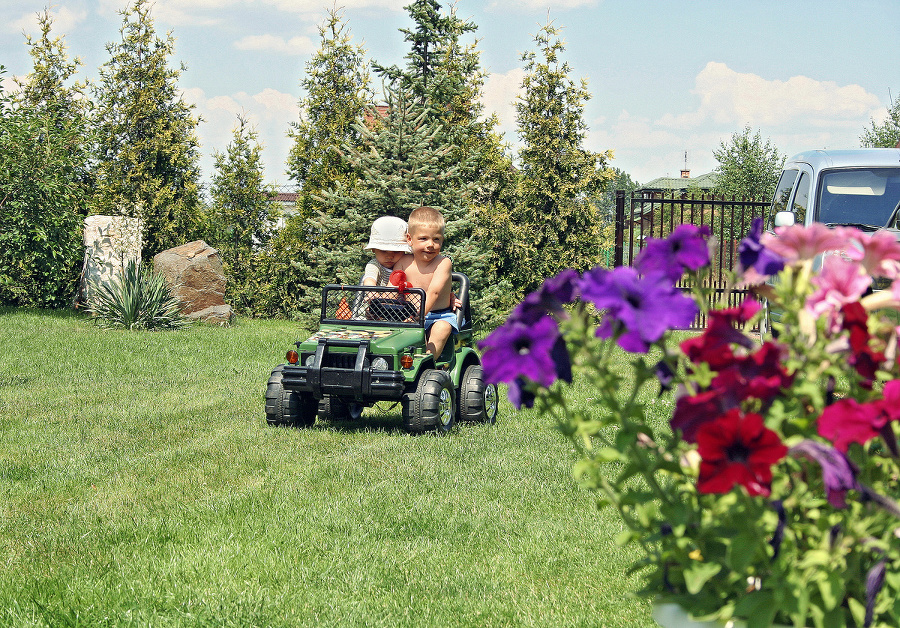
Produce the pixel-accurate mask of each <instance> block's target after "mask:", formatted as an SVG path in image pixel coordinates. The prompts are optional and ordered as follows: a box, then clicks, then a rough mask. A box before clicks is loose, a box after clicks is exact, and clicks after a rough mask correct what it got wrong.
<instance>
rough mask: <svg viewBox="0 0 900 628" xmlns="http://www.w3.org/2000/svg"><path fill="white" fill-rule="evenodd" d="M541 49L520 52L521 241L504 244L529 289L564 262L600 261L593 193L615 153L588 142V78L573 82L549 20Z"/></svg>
mask: <svg viewBox="0 0 900 628" xmlns="http://www.w3.org/2000/svg"><path fill="white" fill-rule="evenodd" d="M534 41H535V43H536V44H537V51H529V52H526V53H524V54H523V55H522V60H523V61H524V62H525V71H526V75H525V78H524V80H523V83H522V90H523V95H521V96H520V97H519V98H518V100H517V102H516V122H517V129H518V133H519V136H520V137H521V140H522V144H523V146H522V148H521V150H520V151H519V161H520V164H521V171H522V181H521V197H520V201H519V203H518V205H517V207H516V208H515V210H514V212H513V225H514V228H515V229H516V233H517V236H516V238H515V241H516V246H515V247H514V249H513V250H508V251H507V252H506V255H507V257H508V258H509V262H510V266H509V272H510V273H511V275H512V276H513V277H515V279H516V281H517V283H518V285H519V286H520V287H521V289H522V290H523V291H524V292H528V291H530V290H534V289H535V288H537V287H538V286H539V285H540V283H541V282H542V281H543V279H544V278H545V277H548V276H552V275H554V274H556V273H557V272H559V271H560V270H562V269H564V268H575V269H577V270H580V271H583V270H586V269H588V268H590V267H592V266H593V265H595V264H596V263H597V262H598V261H599V257H600V248H601V234H600V229H599V224H598V221H597V215H596V208H595V207H594V205H593V203H592V202H591V199H592V198H593V197H594V196H595V195H596V193H597V192H599V191H600V190H602V186H603V182H604V181H605V180H607V179H609V178H611V172H610V171H609V169H608V168H607V167H606V160H607V159H608V158H609V157H611V153H609V152H608V151H607V152H603V153H594V152H592V151H589V150H587V149H585V148H584V146H583V144H584V136H585V132H586V131H587V125H586V124H585V122H584V103H585V102H586V101H587V100H588V99H589V98H590V93H589V92H588V91H587V85H586V82H585V81H584V80H582V81H581V82H580V83H579V84H576V83H574V82H573V81H572V80H571V79H570V78H569V74H570V72H571V68H570V66H569V64H568V63H567V62H565V61H562V54H563V52H564V51H565V46H564V44H563V42H562V41H561V40H560V39H559V31H558V30H557V29H556V28H555V27H554V26H553V25H552V23H550V24H547V25H546V26H544V27H542V28H541V29H540V31H539V32H538V33H537V35H535V38H534Z"/></svg>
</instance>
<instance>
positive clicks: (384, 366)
mask: <svg viewBox="0 0 900 628" xmlns="http://www.w3.org/2000/svg"><path fill="white" fill-rule="evenodd" d="M372 368H373V369H375V370H376V371H386V370H388V368H389V366H388V361H387V360H385V359H384V358H382V357H377V358H375V359H374V360H372Z"/></svg>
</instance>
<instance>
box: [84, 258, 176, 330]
mask: <svg viewBox="0 0 900 628" xmlns="http://www.w3.org/2000/svg"><path fill="white" fill-rule="evenodd" d="M92 292H93V293H94V298H93V302H92V304H91V305H90V306H89V307H88V308H87V309H88V312H90V313H91V314H93V315H94V316H95V317H96V319H95V320H96V321H97V324H99V325H100V326H102V327H108V328H119V329H121V328H125V329H178V328H180V327H184V326H185V325H188V324H189V323H190V321H188V319H186V318H185V316H184V314H183V313H182V312H181V305H180V304H179V303H178V300H177V299H176V298H175V297H173V296H172V293H171V291H170V290H169V286H168V284H167V283H166V280H165V277H163V276H162V275H158V274H154V273H149V272H145V271H142V270H141V265H140V263H139V262H135V261H134V260H131V261H129V262H128V263H127V264H126V265H125V267H124V268H123V269H122V274H121V276H119V277H116V278H114V279H113V280H112V281H110V282H108V283H101V282H94V285H93V291H92Z"/></svg>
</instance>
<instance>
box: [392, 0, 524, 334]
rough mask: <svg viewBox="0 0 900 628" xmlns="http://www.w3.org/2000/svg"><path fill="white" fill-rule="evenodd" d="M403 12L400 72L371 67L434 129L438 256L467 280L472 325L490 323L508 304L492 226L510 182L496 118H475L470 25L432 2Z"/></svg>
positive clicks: (479, 80)
mask: <svg viewBox="0 0 900 628" xmlns="http://www.w3.org/2000/svg"><path fill="white" fill-rule="evenodd" d="M406 9H407V11H408V13H409V15H410V18H411V19H412V20H413V23H414V28H409V29H401V32H402V33H403V34H404V40H405V41H406V42H407V43H409V45H410V51H409V52H408V53H407V55H406V57H405V58H406V62H407V63H406V66H405V67H403V68H400V67H398V66H391V67H383V66H377V65H376V66H375V67H376V71H377V72H378V73H379V74H380V75H381V76H382V77H383V78H384V79H386V80H387V81H389V82H390V83H391V84H394V85H397V86H398V88H399V89H403V90H405V91H407V92H410V93H411V95H412V98H413V100H414V101H415V102H417V103H419V104H420V105H421V106H422V107H423V108H424V109H425V111H426V112H427V116H428V121H429V123H430V124H432V125H434V128H435V133H434V134H433V135H432V136H431V137H432V139H431V142H432V147H431V151H432V153H433V154H434V155H435V156H436V158H437V168H438V170H439V171H441V172H442V173H443V176H442V181H443V183H442V187H441V189H440V192H441V195H440V200H439V203H440V206H441V209H442V212H443V213H444V217H445V219H446V220H447V228H446V234H445V235H446V252H447V253H448V254H449V255H450V256H451V257H452V258H453V263H454V268H455V269H457V270H459V271H460V272H464V273H466V274H467V275H468V276H469V279H470V281H471V286H472V293H471V298H472V304H473V310H474V312H475V313H476V315H477V317H478V319H479V320H478V322H480V323H484V322H487V323H489V324H491V323H493V322H496V320H497V318H498V316H499V315H500V314H501V313H503V312H505V310H506V309H507V307H508V305H509V304H510V303H511V302H512V299H511V297H510V293H511V292H512V290H511V285H510V284H509V282H508V281H507V280H506V279H504V278H501V276H500V275H498V270H499V265H498V264H497V263H496V257H495V252H494V246H495V237H496V236H497V233H496V231H495V230H494V228H493V227H494V226H495V223H496V221H497V220H498V218H501V217H502V216H505V215H506V214H507V213H508V209H509V208H508V206H507V205H506V203H507V202H508V200H509V199H510V198H512V197H513V196H514V189H515V177H514V176H510V175H511V173H512V172H513V169H512V163H511V160H510V159H509V157H508V156H507V155H506V154H505V152H504V150H503V148H502V146H501V143H500V138H499V136H498V135H497V134H496V133H495V132H494V129H495V128H496V126H497V125H498V121H497V118H496V116H490V117H487V118H484V117H483V105H482V104H481V103H480V96H481V92H482V88H483V85H484V78H485V74H484V71H483V70H482V69H481V66H480V58H479V57H480V56H479V53H478V51H477V48H476V45H475V44H471V45H463V44H462V43H461V41H460V40H461V38H462V37H464V36H465V35H467V34H470V33H474V32H475V30H476V26H475V24H474V23H472V22H466V21H463V20H461V19H459V18H458V17H457V15H456V12H455V9H454V8H451V10H450V11H449V13H445V12H443V10H442V7H441V4H440V3H439V2H437V1H436V0H415V1H414V2H413V3H412V4H410V5H409V6H407V7H406Z"/></svg>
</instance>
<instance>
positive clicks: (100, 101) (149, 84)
mask: <svg viewBox="0 0 900 628" xmlns="http://www.w3.org/2000/svg"><path fill="white" fill-rule="evenodd" d="M151 7H152V0H134V3H133V4H131V5H129V6H128V7H127V8H126V9H125V10H124V11H122V12H121V15H122V18H123V22H122V27H121V29H120V31H119V32H120V34H121V41H119V42H116V43H109V44H107V46H106V49H107V51H108V52H109V54H110V59H109V61H107V62H106V63H105V64H104V65H103V67H101V68H100V79H101V82H100V85H99V86H98V87H97V88H96V90H95V97H96V101H97V115H96V125H97V131H98V146H97V151H98V154H97V159H98V162H99V163H98V171H97V176H98V189H97V195H96V209H97V211H98V212H102V213H108V214H112V215H125V216H132V217H136V218H140V219H142V220H143V223H144V232H143V243H144V247H143V256H144V257H145V258H148V257H151V256H153V255H154V254H156V253H158V252H159V251H162V250H164V249H166V248H169V247H172V246H175V245H178V244H182V243H184V241H186V240H187V239H189V238H191V237H193V236H195V235H196V234H195V231H196V225H197V220H198V212H199V208H200V198H199V185H198V181H199V176H200V173H199V167H198V159H199V149H198V142H197V136H196V127H197V124H198V122H199V120H198V119H197V118H195V117H194V116H193V115H192V109H193V107H192V106H190V105H188V104H186V103H185V102H184V100H183V99H182V98H181V96H180V95H179V92H178V78H179V76H180V74H181V72H182V71H184V66H180V68H179V69H173V68H170V67H169V66H168V59H169V57H170V56H172V55H173V54H174V49H175V39H174V37H173V35H172V34H171V33H167V34H166V36H165V38H160V37H158V36H157V34H156V30H155V28H154V25H153V19H152V17H151V15H150V10H151Z"/></svg>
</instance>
